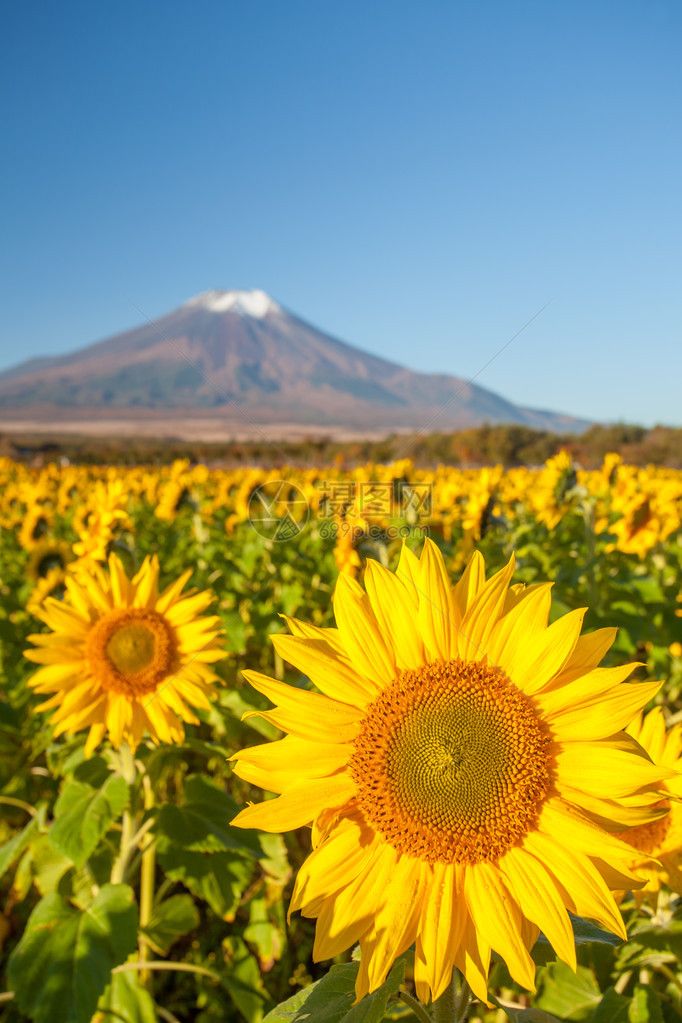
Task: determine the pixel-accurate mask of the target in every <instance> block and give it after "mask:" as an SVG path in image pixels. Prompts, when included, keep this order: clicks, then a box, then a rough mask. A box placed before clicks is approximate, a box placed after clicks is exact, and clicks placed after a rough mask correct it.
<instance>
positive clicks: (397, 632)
mask: <svg viewBox="0 0 682 1023" xmlns="http://www.w3.org/2000/svg"><path fill="white" fill-rule="evenodd" d="M365 586H366V587H367V594H368V596H369V599H370V601H371V604H372V609H373V611H374V614H375V616H376V620H377V623H378V625H379V628H380V629H381V630H382V632H383V634H384V635H385V636H386V637H387V638H388V639H389V641H390V643H391V645H392V646H393V648H394V651H395V660H396V668H397V669H398V670H403V669H405V668H416V667H418V666H419V665H421V664H424V661H425V655H424V643H423V642H422V638H421V634H420V632H419V629H418V627H417V621H416V616H415V613H414V603H413V601H412V600H411V599H410V596H409V594H408V592H407V587H406V586H405V584H404V583H403V582H402V581H401V579H400V577H399V576H398V575H396V574H394V573H393V572H389V571H388V570H387V569H385V568H384V567H383V565H380V564H379V562H378V561H374V560H373V559H372V558H368V559H367V565H366V567H365Z"/></svg>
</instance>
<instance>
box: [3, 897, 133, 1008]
mask: <svg viewBox="0 0 682 1023" xmlns="http://www.w3.org/2000/svg"><path fill="white" fill-rule="evenodd" d="M136 942H137V909H136V906H135V903H134V901H133V891H132V889H131V888H129V887H128V886H127V885H111V884H107V885H104V886H103V887H102V888H100V890H99V892H98V894H97V895H96V897H95V898H94V899H93V901H92V903H91V905H90V906H89V907H88V908H87V909H86V910H78V909H75V908H74V907H73V906H71V905H69V903H68V902H66V901H65V900H64V899H63V898H62V897H61V896H60V895H58V894H57V893H56V892H55V893H53V894H51V895H46V896H45V897H44V898H43V899H42V900H41V901H40V902H39V903H38V905H37V906H36V908H35V909H34V910H33V912H32V913H31V916H30V917H29V920H28V923H27V925H26V930H25V932H24V934H23V936H22V938H21V941H20V942H19V944H18V945H17V946H16V948H15V949H14V951H13V952H12V955H11V957H10V960H9V966H8V981H9V984H10V985H11V986H12V988H13V990H14V992H15V995H16V999H17V1003H18V1005H19V1008H20V1010H21V1011H22V1012H24V1013H26V1014H27V1015H28V1016H30V1017H31V1019H32V1020H33V1021H34V1023H52V1021H53V1020H54V1019H55V1008H56V1007H58V1014H59V1019H60V1023H90V1019H91V1018H92V1015H93V1013H94V1011H95V1009H96V1008H97V1002H98V1000H99V998H100V995H101V994H102V993H103V991H104V989H105V988H106V986H107V984H108V983H109V981H110V978H111V971H112V969H113V968H114V967H115V966H118V965H119V964H120V963H122V962H124V960H125V959H126V958H127V957H128V956H129V955H130V953H131V952H132V951H133V949H134V948H135V945H136Z"/></svg>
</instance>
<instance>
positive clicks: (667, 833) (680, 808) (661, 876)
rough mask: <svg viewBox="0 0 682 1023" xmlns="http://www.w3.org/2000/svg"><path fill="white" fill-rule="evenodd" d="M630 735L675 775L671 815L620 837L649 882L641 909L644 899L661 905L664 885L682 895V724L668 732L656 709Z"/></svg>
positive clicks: (670, 785) (668, 785)
mask: <svg viewBox="0 0 682 1023" xmlns="http://www.w3.org/2000/svg"><path fill="white" fill-rule="evenodd" d="M627 732H628V733H629V734H630V735H632V736H634V738H635V739H636V740H637V741H638V742H639V743H640V745H641V746H642V747H643V748H644V749H645V750H646V752H647V753H648V754H649V756H650V757H651V759H652V760H653V762H654V763H655V764H661V765H663V766H664V767H668V768H670V769H671V770H673V771H674V772H675V777H674V778H670V779H668V780H667V781H666V782H665V786H664V787H665V790H666V791H667V792H668V793H670V795H671V796H672V797H673V798H672V799H664V800H663V801H662V804H661V805H662V806H664V807H665V808H666V809H667V810H668V811H669V812H668V814H667V815H666V816H665V817H662V818H661V819H660V820H657V821H653V822H652V823H650V824H640V826H639V827H637V828H631V829H630V830H629V831H626V832H624V833H623V834H622V835H621V836H620V837H621V838H622V839H623V841H625V842H627V843H628V844H629V845H631V846H633V847H634V849H636V850H637V852H636V853H635V855H633V857H632V861H631V866H632V869H633V870H636V871H637V873H639V874H641V875H642V877H645V878H646V879H647V883H646V885H645V887H644V888H642V889H641V890H640V891H637V892H635V893H634V894H635V898H636V900H637V902H638V904H640V905H641V903H642V901H643V900H644V899H647V900H648V901H650V902H652V903H653V904H654V906H655V905H656V904H657V902H658V893H659V891H660V890H661V885H662V884H665V885H667V886H668V888H671V889H672V890H673V891H674V892H677V894H678V895H682V870H681V869H680V868H681V867H682V802H680V800H681V799H682V774H680V773H679V772H680V771H682V724H677V725H674V726H673V727H672V728H670V729H669V730H667V731H666V727H665V718H664V717H663V711H662V709H661V708H660V707H654V709H653V710H652V711H650V712H649V713H648V714H647V715H646V716H645V717H642V715H641V714H640V715H638V716H637V718H635V720H634V721H633V722H632V723H631V724H629V725H628V727H627Z"/></svg>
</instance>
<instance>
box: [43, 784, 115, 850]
mask: <svg viewBox="0 0 682 1023" xmlns="http://www.w3.org/2000/svg"><path fill="white" fill-rule="evenodd" d="M127 803H128V786H127V785H126V783H125V781H124V779H123V778H121V777H117V776H116V775H113V774H110V775H109V776H108V777H107V778H106V779H105V780H104V782H103V783H102V784H101V785H100V786H98V787H97V788H95V787H94V786H92V785H87V784H84V783H83V782H79V781H74V780H73V779H72V778H67V779H66V781H65V783H64V787H63V788H62V791H61V793H60V795H59V799H58V800H57V802H56V804H55V808H54V824H53V825H52V827H51V828H50V843H51V845H52V847H53V848H54V849H55V850H56V851H57V852H58V853H61V855H62V856H67V857H68V858H69V859H70V860H71V862H72V863H73V864H74V865H75V866H76V867H82V866H83V864H84V863H85V861H86V860H88V859H89V858H90V856H91V855H92V853H93V852H94V851H95V849H96V848H97V844H98V842H99V840H100V839H101V838H102V836H103V835H105V834H106V832H107V830H108V828H109V825H110V824H111V822H112V821H114V820H116V819H117V818H118V817H119V816H120V815H121V813H122V812H123V810H124V808H125V806H126V805H127Z"/></svg>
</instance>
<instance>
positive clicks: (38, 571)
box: [26, 537, 74, 582]
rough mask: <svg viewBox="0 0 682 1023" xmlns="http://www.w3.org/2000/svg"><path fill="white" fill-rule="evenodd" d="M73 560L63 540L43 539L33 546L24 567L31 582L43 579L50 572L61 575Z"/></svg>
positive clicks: (69, 549)
mask: <svg viewBox="0 0 682 1023" xmlns="http://www.w3.org/2000/svg"><path fill="white" fill-rule="evenodd" d="M73 560H74V556H73V554H72V553H71V548H70V547H69V545H68V543H65V542H64V541H63V540H55V539H53V538H50V537H45V538H43V539H42V540H39V541H38V543H37V544H36V545H35V547H34V548H33V550H32V551H31V554H30V556H29V559H28V563H27V565H26V575H27V577H28V578H29V579H32V580H33V582H38V580H39V579H45V578H46V577H47V576H48V575H49V574H50V573H51V572H54V571H57V572H60V573H62V577H63V573H64V570H65V569H66V566H67V565H68V564H69V563H70V562H72V561H73Z"/></svg>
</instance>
